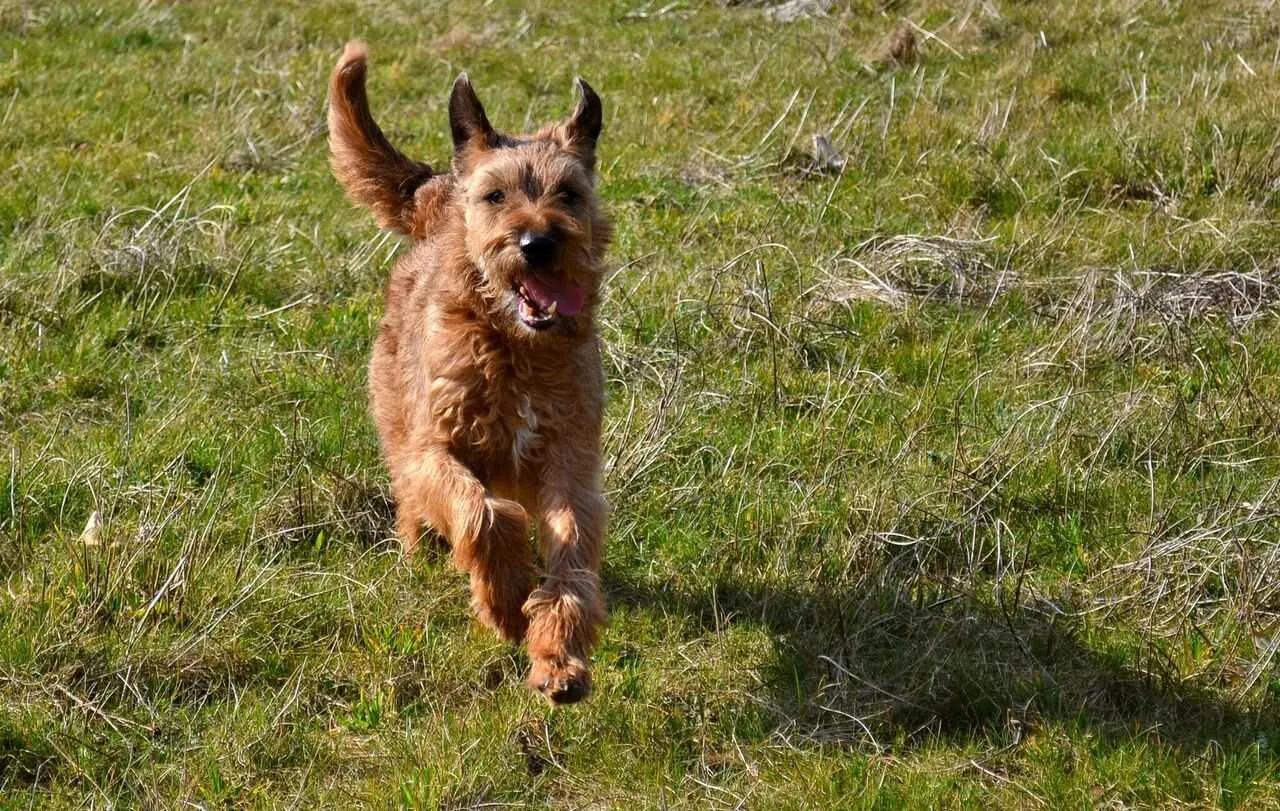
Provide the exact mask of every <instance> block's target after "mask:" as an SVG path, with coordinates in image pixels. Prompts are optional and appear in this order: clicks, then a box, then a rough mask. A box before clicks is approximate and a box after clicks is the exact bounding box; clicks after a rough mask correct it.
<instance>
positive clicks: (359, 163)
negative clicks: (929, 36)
mask: <svg viewBox="0 0 1280 811" xmlns="http://www.w3.org/2000/svg"><path fill="white" fill-rule="evenodd" d="M368 56H369V52H368V49H367V48H365V46H364V43H362V42H348V43H347V47H346V48H345V49H343V52H342V58H341V59H339V60H338V64H337V66H336V67H335V68H334V69H333V75H332V76H330V78H329V165H330V166H332V167H333V173H334V174H335V175H337V177H338V180H339V181H340V182H341V183H342V185H343V187H344V188H345V189H346V190H347V194H348V195H349V196H350V197H351V199H352V200H354V201H356V202H357V203H360V204H361V205H365V206H368V207H369V208H371V209H373V213H374V216H375V217H377V219H378V225H380V226H382V227H383V228H389V229H391V230H393V231H398V232H400V233H402V234H407V235H411V236H420V235H419V234H417V233H415V232H416V231H417V230H418V229H419V228H420V223H419V219H420V218H419V216H418V215H419V212H418V211H417V210H416V209H417V204H416V200H415V192H417V190H418V187H419V186H421V185H422V184H424V183H426V182H428V181H429V180H431V178H432V177H433V176H434V175H435V172H434V171H432V169H431V167H430V166H428V165H427V164H425V163H422V162H420V161H416V160H413V159H412V158H408V157H406V156H405V155H404V154H403V153H402V152H401V151H400V150H398V149H396V148H395V147H394V146H392V145H391V142H390V141H388V140H387V136H385V135H383V134H382V130H381V129H379V128H378V125H377V123H376V122H375V121H374V120H373V115H372V114H371V113H370V112H369V97H368V96H367V95H366V93H365V89H364V77H365V62H366V60H367V59H368Z"/></svg>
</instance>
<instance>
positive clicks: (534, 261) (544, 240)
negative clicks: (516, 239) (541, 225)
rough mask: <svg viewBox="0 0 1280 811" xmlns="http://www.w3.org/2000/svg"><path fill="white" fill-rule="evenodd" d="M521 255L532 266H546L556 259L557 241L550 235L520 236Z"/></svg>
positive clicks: (526, 234) (528, 234)
mask: <svg viewBox="0 0 1280 811" xmlns="http://www.w3.org/2000/svg"><path fill="white" fill-rule="evenodd" d="M520 253H522V254H524V258H525V259H526V260H528V262H529V264H531V265H546V264H549V263H550V262H551V260H552V259H554V258H555V255H556V241H555V239H554V238H553V237H552V236H551V235H550V234H534V233H528V232H526V233H524V234H521V235H520Z"/></svg>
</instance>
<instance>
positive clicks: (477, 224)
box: [329, 43, 610, 703]
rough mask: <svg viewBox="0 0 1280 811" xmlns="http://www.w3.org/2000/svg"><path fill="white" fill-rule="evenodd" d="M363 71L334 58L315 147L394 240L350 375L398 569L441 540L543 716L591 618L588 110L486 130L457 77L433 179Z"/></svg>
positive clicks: (572, 668)
mask: <svg viewBox="0 0 1280 811" xmlns="http://www.w3.org/2000/svg"><path fill="white" fill-rule="evenodd" d="M365 61H366V52H365V49H364V47H363V46H362V45H361V44H359V43H351V44H348V46H347V48H346V50H345V52H344V53H343V55H342V58H341V60H339V62H338V65H337V67H336V68H335V69H334V71H333V75H332V78H331V80H330V86H329V145H330V150H331V164H332V166H333V171H334V174H336V175H337V177H338V179H339V180H340V181H341V182H342V184H343V186H344V187H345V188H346V190H347V193H348V194H349V195H350V196H351V198H352V199H353V200H355V201H356V202H357V203H360V204H362V205H365V206H368V207H369V208H370V209H372V210H373V212H374V215H375V216H376V218H377V220H378V223H379V225H381V226H382V227H384V228H388V229H392V230H394V231H398V232H400V233H402V234H406V235H408V236H410V237H412V239H413V246H412V249H411V250H410V251H409V252H408V253H407V254H406V255H405V256H404V257H402V258H401V259H400V261H399V263H398V264H397V265H396V267H395V269H394V270H393V271H392V273H391V277H390V279H389V280H388V282H387V286H386V294H385V295H386V313H385V315H384V317H383V320H382V324H381V327H380V328H379V331H378V337H377V341H376V343H375V345H374V351H373V359H372V361H371V363H370V365H369V391H370V399H371V402H372V408H373V416H374V420H375V422H376V423H377V426H378V432H379V434H380V435H381V440H382V450H383V455H384V457H385V459H386V463H387V467H388V468H389V469H390V473H391V488H392V494H393V496H394V497H395V502H396V512H397V530H398V533H399V536H400V542H401V544H402V546H403V549H404V551H405V553H406V554H411V553H412V552H413V551H414V549H415V548H416V547H417V545H418V541H419V534H420V532H421V531H422V530H423V528H424V527H430V528H433V529H434V530H436V531H437V532H438V533H439V534H440V535H442V536H444V537H445V538H446V539H447V540H448V542H449V544H450V546H451V548H452V550H453V559H454V561H455V562H456V563H457V565H458V566H459V567H460V568H461V569H463V570H464V571H466V572H468V573H469V574H470V577H471V593H472V605H473V607H474V609H475V611H476V614H477V615H478V616H479V618H480V619H481V621H483V622H484V623H485V624H486V625H488V626H489V627H491V628H492V629H493V630H494V631H496V632H497V633H498V634H499V635H501V636H502V637H503V638H505V639H508V640H511V641H519V640H521V639H524V640H526V641H527V643H528V649H529V657H530V661H531V665H532V667H531V673H530V676H529V684H530V686H532V687H533V688H534V689H537V690H539V691H540V692H542V693H543V694H544V695H545V696H546V697H547V698H548V699H549V700H551V701H552V702H555V703H568V702H573V701H578V700H580V699H582V698H584V697H585V696H586V695H587V694H588V693H589V692H590V689H591V675H590V672H589V670H588V665H587V662H588V657H589V655H590V651H591V648H592V646H593V645H594V644H595V642H596V638H597V634H598V631H599V628H600V626H601V625H602V623H603V622H604V619H605V607H604V600H603V598H602V595H601V591H600V578H599V572H600V560H601V554H602V548H603V543H604V535H605V519H606V512H607V510H606V506H605V502H604V499H603V498H602V496H601V482H600V478H601V473H600V426H601V418H602V410H603V405H604V392H603V388H604V386H603V376H602V373H601V368H600V349H599V343H598V338H597V333H596V328H595V321H594V313H595V309H596V305H597V302H598V299H599V288H600V281H601V264H600V263H601V259H602V257H603V255H604V252H605V248H606V246H607V245H608V242H609V235H610V228H609V224H608V222H607V221H606V220H605V218H604V216H603V214H602V213H601V211H600V208H599V203H598V200H597V198H596V195H595V191H594V184H595V176H594V166H595V146H596V139H597V137H598V136H599V134H600V127H601V121H602V118H601V108H600V101H599V99H598V98H597V96H596V94H595V93H594V92H593V91H592V90H591V88H590V87H589V86H587V84H586V83H585V82H583V81H582V80H578V90H579V93H580V100H579V102H578V106H577V109H576V110H575V111H574V112H573V114H572V115H571V116H570V117H569V118H568V119H567V120H566V121H564V122H562V123H559V124H556V125H552V126H548V127H546V128H544V129H543V130H541V131H539V132H537V133H535V134H533V135H528V136H516V137H513V136H510V135H506V134H503V133H500V132H498V131H496V130H494V129H493V127H492V126H490V124H489V120H488V118H487V117H486V115H485V112H484V108H483V107H482V106H481V104H480V101H479V99H478V98H477V97H476V95H475V92H474V90H473V89H472V87H471V84H470V82H469V81H468V80H467V77H466V75H465V74H464V75H462V76H459V77H458V80H457V82H456V83H455V84H454V86H453V93H452V96H451V98H450V101H449V123H450V129H451V132H452V135H453V142H454V155H453V162H452V167H451V170H450V171H449V172H448V173H437V172H435V171H434V170H432V168H431V167H430V166H428V165H427V164H424V163H421V162H419V161H415V160H412V159H410V158H407V157H405V156H404V155H403V154H401V153H400V151H399V150H397V149H396V148H395V147H394V146H392V145H391V143H390V142H389V141H388V140H387V138H386V137H385V136H384V135H383V133H382V131H381V130H380V129H379V128H378V125H377V124H376V123H375V122H374V120H373V117H372V116H371V115H370V113H369V106H368V101H367V98H366V96H365ZM530 516H535V517H536V518H537V530H538V539H539V542H540V546H541V549H542V555H543V560H544V564H545V574H544V576H543V578H542V582H541V584H540V585H538V584H537V576H536V574H537V573H536V571H535V566H534V557H533V549H532V547H531V544H530V542H529V535H528V532H529V524H530ZM535 586H536V588H535Z"/></svg>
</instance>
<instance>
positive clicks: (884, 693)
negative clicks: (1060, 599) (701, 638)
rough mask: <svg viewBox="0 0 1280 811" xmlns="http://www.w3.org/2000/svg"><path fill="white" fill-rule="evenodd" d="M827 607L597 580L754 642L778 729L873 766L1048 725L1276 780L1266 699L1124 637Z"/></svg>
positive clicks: (928, 613)
mask: <svg viewBox="0 0 1280 811" xmlns="http://www.w3.org/2000/svg"><path fill="white" fill-rule="evenodd" d="M882 582H883V583H888V584H889V585H879V586H869V587H866V588H859V589H857V590H856V593H853V591H852V590H851V591H850V592H844V593H842V592H831V591H829V590H826V589H820V588H818V587H816V586H814V587H808V588H796V587H792V588H783V589H777V588H773V587H769V586H757V585H749V584H743V583H740V582H727V583H725V582H720V583H717V584H716V585H715V586H714V587H713V588H707V589H704V590H695V589H686V588H681V587H679V586H677V585H674V584H670V583H663V584H657V583H652V582H642V581H640V580H637V579H635V578H633V577H629V576H628V575H627V574H626V573H619V572H608V573H607V574H606V589H607V591H608V593H609V599H610V601H611V603H612V604H614V605H616V606H621V607H627V608H631V609H635V610H647V611H655V610H656V611H660V612H663V613H667V614H671V613H674V614H677V615H678V616H679V617H680V618H683V620H684V621H685V622H686V623H688V624H689V625H688V626H687V627H689V628H690V631H691V632H692V633H694V634H704V635H706V634H714V633H717V632H718V631H722V630H724V629H725V628H726V627H730V626H732V625H734V624H738V623H750V624H752V625H755V626H757V627H763V628H764V629H765V630H767V632H768V634H769V635H770V637H771V639H772V642H773V650H774V658H773V661H772V663H770V664H768V665H766V666H765V667H764V669H763V670H764V672H761V673H759V674H758V675H759V676H760V683H761V685H762V687H761V690H762V691H763V692H762V694H760V695H757V696H756V699H757V700H758V703H759V705H760V706H762V707H764V708H765V712H766V713H767V714H768V715H769V716H771V717H772V723H773V724H775V725H776V728H778V729H787V730H793V731H796V732H799V733H800V734H801V735H802V736H805V737H808V738H809V739H810V740H813V741H815V742H822V743H829V742H834V743H843V744H848V745H854V746H859V747H869V748H873V749H875V750H877V751H887V750H889V749H901V748H911V747H914V746H918V745H921V744H923V743H925V742H927V741H929V740H931V739H936V738H938V737H942V738H945V739H948V740H953V741H956V742H974V743H978V744H979V745H983V746H990V745H991V744H993V743H994V744H998V745H1001V746H1007V747H1008V748H1009V749H1013V748H1015V747H1016V746H1017V745H1018V744H1019V743H1020V742H1021V741H1023V740H1026V739H1028V736H1029V734H1030V733H1033V732H1034V731H1035V730H1037V729H1038V728H1039V727H1040V726H1042V725H1043V724H1044V723H1045V722H1047V721H1053V722H1060V723H1061V724H1063V725H1065V726H1067V727H1070V728H1072V729H1079V728H1080V727H1085V728H1087V731H1088V732H1089V733H1091V734H1092V735H1093V737H1095V738H1096V739H1098V740H1101V741H1104V742H1107V743H1108V745H1110V746H1111V747H1113V748H1120V747H1126V746H1130V745H1132V744H1133V742H1135V741H1137V740H1141V741H1143V742H1145V743H1147V744H1150V745H1156V746H1161V747H1172V748H1174V749H1176V750H1177V751H1178V752H1180V753H1184V754H1189V755H1203V754H1205V753H1206V752H1209V753H1211V754H1214V753H1216V754H1215V756H1223V757H1227V758H1231V757H1240V758H1241V759H1242V760H1248V761H1249V762H1251V763H1253V764H1254V768H1253V769H1249V770H1247V771H1256V772H1257V775H1256V776H1261V775H1263V774H1274V773H1275V772H1276V771H1277V770H1280V753H1277V752H1275V751H1274V750H1273V749H1272V747H1271V745H1270V744H1269V743H1268V740H1269V739H1271V740H1273V739H1275V738H1276V737H1277V733H1280V728H1278V726H1277V723H1276V721H1275V720H1274V719H1275V718H1276V717H1277V716H1276V711H1277V709H1280V708H1278V707H1276V706H1274V705H1275V704H1276V703H1277V701H1276V697H1275V695H1274V691H1272V693H1271V694H1269V695H1268V697H1267V699H1266V700H1265V702H1264V703H1265V705H1266V706H1262V707H1256V706H1255V707H1249V706H1247V705H1245V704H1242V703H1236V702H1233V701H1231V700H1229V699H1224V698H1222V697H1221V696H1220V695H1218V694H1216V693H1213V692H1210V691H1209V690H1208V689H1206V688H1204V687H1199V686H1194V685H1191V684H1189V683H1188V682H1187V680H1185V679H1184V678H1182V676H1181V673H1180V672H1179V671H1178V669H1177V667H1175V666H1174V665H1173V664H1172V663H1170V662H1169V661H1168V660H1167V658H1165V657H1164V656H1163V654H1161V653H1160V649H1159V648H1158V646H1155V645H1152V644H1149V643H1148V642H1145V641H1143V640H1142V639H1141V637H1140V636H1137V635H1135V636H1134V637H1133V639H1132V640H1131V641H1130V642H1129V643H1128V644H1125V645H1122V646H1117V647H1116V648H1114V649H1112V650H1103V649H1098V648H1095V647H1091V646H1090V644H1088V642H1087V641H1086V640H1087V638H1088V632H1087V631H1085V630H1084V629H1082V627H1081V624H1080V623H1079V622H1077V621H1075V620H1073V619H1071V618H1072V617H1073V616H1077V615H1076V614H1075V612H1073V611H1070V610H1063V609H1065V608H1067V607H1066V606H1062V605H1058V606H1044V607H1030V608H1028V607H1023V608H1021V609H1020V610H1012V609H1010V610H1007V611H1006V610H1003V609H1001V608H1000V607H999V603H998V602H997V603H996V607H990V606H986V605H983V604H982V602H981V601H979V600H977V599H974V598H973V597H970V596H965V595H963V594H954V593H953V594H948V593H934V594H932V595H927V596H925V595H923V594H922V592H923V591H927V589H926V590H921V589H918V588H917V589H916V590H915V593H914V594H910V595H909V594H907V593H905V592H904V591H902V590H901V589H900V588H896V587H895V586H893V585H892V580H891V578H885V579H884V580H883V581H882Z"/></svg>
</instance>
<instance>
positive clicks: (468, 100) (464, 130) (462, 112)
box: [449, 73, 497, 152]
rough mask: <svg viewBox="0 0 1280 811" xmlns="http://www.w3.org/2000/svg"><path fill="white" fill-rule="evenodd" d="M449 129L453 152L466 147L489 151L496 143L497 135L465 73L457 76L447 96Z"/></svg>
mask: <svg viewBox="0 0 1280 811" xmlns="http://www.w3.org/2000/svg"><path fill="white" fill-rule="evenodd" d="M449 129H450V130H451V131H452V132H453V151H454V152H461V151H463V149H466V148H468V147H470V148H475V149H489V148H492V147H493V146H494V145H496V143H497V133H496V132H494V130H493V127H492V126H491V125H490V124H489V118H488V116H486V115H485V114H484V105H482V104H481V103H480V98H479V97H478V96H476V91H475V88H473V87H472V86H471V80H470V79H468V78H467V74H465V73H463V74H460V75H459V76H458V78H457V80H456V81H455V82H454V83H453V92H452V93H451V94H450V95H449Z"/></svg>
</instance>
